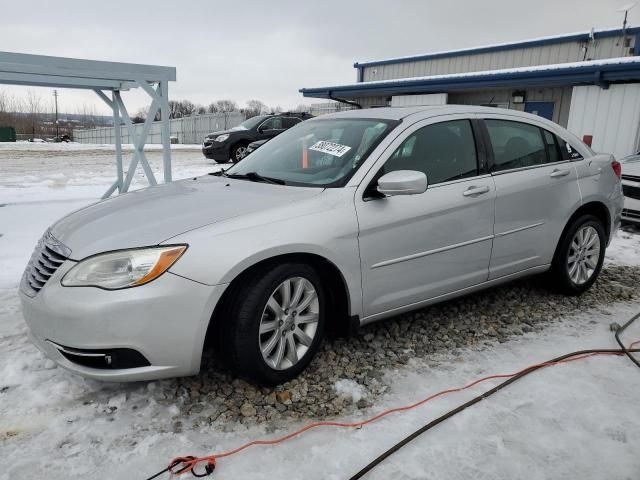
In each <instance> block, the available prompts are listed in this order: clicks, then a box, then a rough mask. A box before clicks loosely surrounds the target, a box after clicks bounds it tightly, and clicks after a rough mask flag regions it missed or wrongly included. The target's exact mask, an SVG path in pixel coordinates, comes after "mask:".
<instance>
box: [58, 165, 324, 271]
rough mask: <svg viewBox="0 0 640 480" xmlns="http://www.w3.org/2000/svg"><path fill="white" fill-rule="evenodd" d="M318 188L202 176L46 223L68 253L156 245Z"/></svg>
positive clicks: (292, 201)
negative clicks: (51, 224)
mask: <svg viewBox="0 0 640 480" xmlns="http://www.w3.org/2000/svg"><path fill="white" fill-rule="evenodd" d="M321 192H322V189H320V188H300V187H289V186H281V185H271V184H265V183H256V182H250V181H246V180H233V179H227V178H223V177H217V176H212V175H206V176H204V177H197V178H194V179H190V180H181V181H177V182H172V183H168V184H164V185H158V186H156V187H151V188H146V189H143V190H138V191H134V192H131V193H127V194H124V195H120V196H118V197H114V198H111V199H108V200H105V201H102V202H99V203H96V204H94V205H90V206H88V207H85V208H83V209H81V210H78V211H76V212H73V213H71V214H70V215H67V216H66V217H64V218H62V219H61V220H59V221H58V222H56V223H55V224H54V225H53V226H52V227H51V233H52V234H53V236H54V237H55V238H56V239H57V240H59V241H60V242H62V243H63V244H64V245H66V246H67V247H69V249H70V250H71V258H72V259H74V260H79V259H82V258H85V257H87V256H89V255H94V254H96V253H101V252H106V251H109V250H119V249H124V248H136V247H144V246H150V245H157V244H159V243H161V242H163V241H165V240H167V239H169V238H171V237H174V236H176V235H179V234H181V233H184V232H187V231H189V230H193V229H196V228H199V227H203V226H205V225H210V224H212V223H215V222H220V221H224V220H227V219H230V218H233V217H237V216H240V215H243V214H249V213H256V212H260V211H264V210H267V209H271V208H276V207H280V206H285V205H292V204H295V203H297V202H300V201H302V200H304V199H306V198H311V197H313V196H315V195H318V194H320V193H321Z"/></svg>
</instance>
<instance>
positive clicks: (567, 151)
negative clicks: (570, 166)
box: [557, 137, 582, 160]
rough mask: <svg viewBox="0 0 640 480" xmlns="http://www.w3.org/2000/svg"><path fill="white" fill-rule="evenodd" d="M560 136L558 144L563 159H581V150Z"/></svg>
mask: <svg viewBox="0 0 640 480" xmlns="http://www.w3.org/2000/svg"><path fill="white" fill-rule="evenodd" d="M557 138H558V145H559V146H560V155H562V159H563V160H579V159H581V158H582V155H581V154H580V152H578V151H577V150H576V149H575V148H573V147H572V146H571V145H569V143H568V142H566V141H565V140H564V139H563V138H560V137H557Z"/></svg>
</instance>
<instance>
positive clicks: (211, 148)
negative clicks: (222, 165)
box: [202, 140, 231, 162]
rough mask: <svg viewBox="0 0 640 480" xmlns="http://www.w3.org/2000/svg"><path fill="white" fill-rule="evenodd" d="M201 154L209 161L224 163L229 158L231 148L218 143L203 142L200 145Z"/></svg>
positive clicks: (225, 144) (211, 141)
mask: <svg viewBox="0 0 640 480" xmlns="http://www.w3.org/2000/svg"><path fill="white" fill-rule="evenodd" d="M202 154H203V155H204V156H205V157H206V158H209V159H212V160H216V161H218V162H226V161H229V159H230V158H231V146H230V145H229V144H227V143H220V142H216V141H213V140H210V141H205V143H203V144H202Z"/></svg>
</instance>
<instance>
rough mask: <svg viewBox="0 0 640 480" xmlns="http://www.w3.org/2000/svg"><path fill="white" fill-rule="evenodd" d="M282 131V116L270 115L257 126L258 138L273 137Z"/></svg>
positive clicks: (283, 129)
mask: <svg viewBox="0 0 640 480" xmlns="http://www.w3.org/2000/svg"><path fill="white" fill-rule="evenodd" d="M284 131H285V128H284V126H283V124H282V117H270V118H268V119H267V120H265V121H264V122H262V124H261V125H260V126H259V127H258V137H259V138H258V140H266V139H269V138H273V137H275V136H277V135H279V134H281V133H282V132H284Z"/></svg>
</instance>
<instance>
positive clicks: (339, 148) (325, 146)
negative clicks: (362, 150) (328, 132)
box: [309, 140, 351, 157]
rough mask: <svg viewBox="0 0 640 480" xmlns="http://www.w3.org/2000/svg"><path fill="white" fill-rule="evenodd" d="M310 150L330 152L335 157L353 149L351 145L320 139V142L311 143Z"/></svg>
mask: <svg viewBox="0 0 640 480" xmlns="http://www.w3.org/2000/svg"><path fill="white" fill-rule="evenodd" d="M309 150H315V151H316V152H322V153H328V154H329V155H333V156H334V157H341V156H343V155H344V154H345V153H347V152H348V151H349V150H351V147H349V146H348V145H340V144H339V143H333V142H327V141H326V140H320V141H319V142H316V143H314V144H313V145H311V146H310V147H309Z"/></svg>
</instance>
